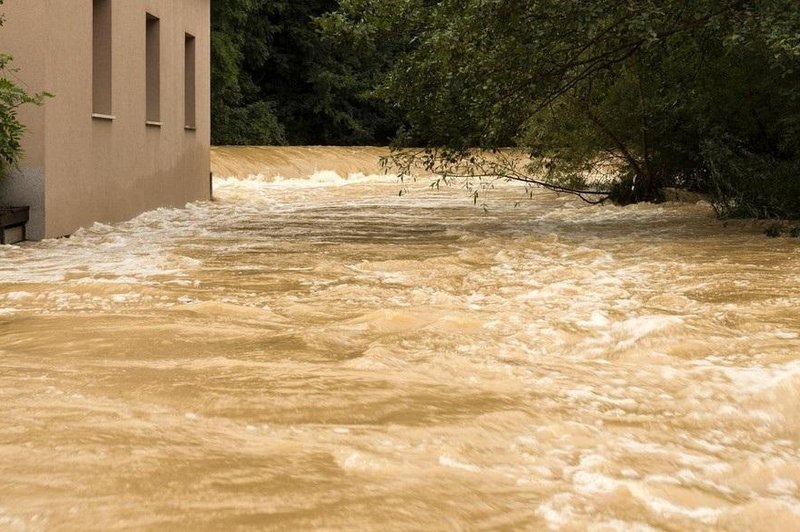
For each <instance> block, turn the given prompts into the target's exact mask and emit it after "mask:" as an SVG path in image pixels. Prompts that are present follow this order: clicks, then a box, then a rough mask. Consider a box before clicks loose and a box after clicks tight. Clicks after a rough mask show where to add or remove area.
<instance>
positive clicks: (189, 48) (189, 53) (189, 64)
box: [183, 33, 197, 129]
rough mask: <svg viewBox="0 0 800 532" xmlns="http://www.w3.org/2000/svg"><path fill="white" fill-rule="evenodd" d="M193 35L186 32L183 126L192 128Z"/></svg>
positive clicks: (193, 116) (195, 124)
mask: <svg viewBox="0 0 800 532" xmlns="http://www.w3.org/2000/svg"><path fill="white" fill-rule="evenodd" d="M194 42H195V41H194V36H193V35H189V34H188V33H187V34H186V41H185V48H184V70H183V72H184V78H185V79H184V117H185V124H184V125H185V126H186V127H187V128H190V129H194V128H195V127H196V126H197V123H196V116H195V113H196V111H195V108H196V100H195V90H196V89H195V62H194V58H195V51H194V47H195V44H194Z"/></svg>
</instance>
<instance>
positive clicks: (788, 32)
mask: <svg viewBox="0 0 800 532" xmlns="http://www.w3.org/2000/svg"><path fill="white" fill-rule="evenodd" d="M213 64H214V80H213V81H214V88H215V90H214V103H213V106H212V108H213V121H214V141H215V142H217V143H293V144H318V143H321V144H337V143H338V144H365V143H383V142H387V141H388V140H390V139H392V140H393V142H394V145H395V146H396V147H398V148H404V147H405V148H408V147H416V148H423V149H425V150H426V151H424V152H422V156H421V158H417V159H415V158H414V157H408V155H409V153H412V154H413V153H416V154H419V153H420V152H409V151H403V152H401V153H400V156H401V157H400V158H399V160H402V161H405V162H406V163H409V161H411V162H414V161H417V162H419V161H420V160H421V161H423V164H426V165H428V166H429V167H430V168H434V167H435V168H436V169H438V170H443V171H445V172H447V171H451V172H453V173H457V172H458V171H462V170H465V169H466V171H467V172H472V173H473V174H475V173H480V172H481V171H484V170H485V171H491V172H495V173H499V174H501V175H504V176H505V177H510V178H514V179H519V180H523V181H528V182H532V183H537V184H543V185H545V186H551V187H552V188H557V189H559V190H576V191H588V192H596V193H597V194H596V195H594V196H592V197H594V198H600V199H602V198H603V197H610V198H611V199H613V200H615V201H617V202H620V203H627V202H636V201H659V200H660V199H661V190H662V189H663V187H668V186H672V187H683V188H691V189H696V190H701V191H706V192H709V193H711V194H712V197H713V199H714V205H715V207H716V208H717V210H718V211H719V213H720V214H721V215H724V216H761V217H779V218H780V217H800V91H799V90H798V88H797V87H800V4H798V3H797V2H796V1H795V0H692V1H687V0H637V1H635V2H634V1H631V0H596V1H592V2H586V1H585V0H339V1H336V0H301V1H294V2H290V1H287V0H275V1H270V0H231V1H229V2H225V3H223V2H216V3H215V7H214V58H213ZM511 146H514V147H517V148H520V149H522V150H524V151H525V152H527V153H528V154H529V156H530V161H529V162H528V164H527V166H526V167H524V168H520V167H513V168H510V167H503V166H502V165H498V164H497V163H496V159H491V158H490V159H485V158H484V159H481V158H480V157H479V156H477V155H476V153H475V151H474V150H475V149H482V150H492V149H496V148H503V147H511ZM484 153H485V152H484ZM402 157H406V158H405V159H403V158H402ZM476 161H477V162H478V164H476ZM487 161H488V162H487ZM489 163H491V164H490V166H491V165H493V166H491V168H484V167H482V166H481V165H482V164H489ZM476 167H480V168H477V170H476ZM469 168H471V170H470V169H469ZM504 172H505V173H504ZM598 178H602V179H598Z"/></svg>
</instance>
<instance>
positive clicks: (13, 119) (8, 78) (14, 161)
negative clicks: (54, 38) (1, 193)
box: [0, 0, 51, 204]
mask: <svg viewBox="0 0 800 532" xmlns="http://www.w3.org/2000/svg"><path fill="white" fill-rule="evenodd" d="M3 1H4V0H0V6H2V5H3ZM3 22H4V17H3V16H2V15H0V26H2V24H3ZM12 59H13V58H12V57H11V56H10V55H7V54H3V53H0V179H3V178H5V177H6V175H7V174H8V172H9V171H10V170H12V169H13V168H17V167H18V166H19V162H20V159H21V158H22V145H21V142H22V135H23V134H24V133H25V126H24V125H23V124H22V123H21V122H20V121H19V119H18V117H17V112H18V110H19V108H20V107H22V106H24V105H41V104H42V103H43V102H44V99H45V98H47V97H50V96H51V95H50V94H48V93H46V92H42V93H30V92H29V91H28V90H26V89H25V88H24V87H22V86H20V81H19V79H18V78H17V76H16V73H17V71H18V69H16V68H14V67H13V66H12ZM0 204H2V198H0Z"/></svg>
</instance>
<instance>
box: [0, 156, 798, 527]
mask: <svg viewBox="0 0 800 532" xmlns="http://www.w3.org/2000/svg"><path fill="white" fill-rule="evenodd" d="M357 152H358V153H355V152H354V151H353V150H351V149H344V148H343V149H339V150H337V149H331V148H318V149H314V148H298V149H291V148H283V149H270V150H259V149H225V150H219V151H217V152H216V154H215V168H216V169H217V171H218V172H219V173H224V175H231V176H238V177H218V178H217V179H216V180H215V194H216V198H217V199H216V201H214V202H207V203H197V204H192V205H189V206H187V207H186V208H185V209H161V210H157V211H153V212H149V213H146V214H143V215H141V216H139V217H138V218H136V219H134V220H132V221H130V222H126V223H122V224H117V225H114V226H107V225H102V224H96V225H94V226H93V227H89V228H86V229H83V230H81V231H79V232H78V233H77V234H76V235H74V236H73V237H72V238H70V239H63V240H49V241H44V242H39V243H30V244H26V245H24V246H19V247H9V246H6V247H0V530H119V529H128V530H134V529H135V530H139V529H145V530H149V529H152V530H162V529H163V530H174V529H187V530H239V529H241V530H245V529H263V528H267V529H269V528H274V529H287V528H289V529H350V530H374V529H389V530H395V529H396V530H479V529H548V528H549V529H563V530H587V529H588V530H687V529H691V530H798V529H800V500H799V499H800V487H799V485H800V244H799V243H798V242H799V241H798V240H795V239H788V238H787V239H767V238H765V237H763V236H762V235H761V233H760V230H759V228H758V227H755V226H751V225H750V224H747V223H730V224H728V225H724V224H722V223H721V222H718V221H717V220H715V219H714V216H713V213H712V212H711V210H710V209H709V207H708V205H706V204H703V203H697V204H664V205H659V206H653V205H641V206H631V207H626V208H619V207H613V206H601V207H595V206H588V205H584V204H582V203H580V202H579V201H577V200H575V199H574V198H571V197H564V196H561V197H560V196H558V195H555V194H552V193H549V192H537V193H535V194H534V197H533V200H524V199H523V198H524V194H523V193H522V191H520V189H519V188H518V187H516V186H514V185H499V186H498V187H497V188H496V189H495V190H493V191H490V192H489V193H487V196H486V198H485V199H486V201H487V205H488V211H484V210H483V209H481V208H480V207H475V206H473V204H472V201H471V200H470V198H469V196H468V194H467V193H466V192H465V191H464V190H461V189H459V188H457V187H456V188H448V189H442V190H440V191H438V192H437V191H435V190H431V189H430V188H429V187H428V184H429V183H428V181H427V180H426V179H424V178H423V179H420V180H419V181H418V182H417V183H411V184H410V185H409V191H408V192H409V193H408V194H405V195H403V196H402V197H401V196H399V195H398V190H399V185H398V182H397V180H396V179H395V178H393V177H392V176H382V175H371V174H374V173H375V171H376V167H374V166H373V164H374V157H375V156H377V155H380V154H381V153H383V151H382V150H380V149H367V150H357ZM359 168H364V174H358V173H356V172H358V170H359ZM262 170H263V171H262ZM336 172H339V173H338V174H337V173H336ZM259 173H262V174H264V175H262V176H260V177H259V176H257V175H256V174H259ZM251 174H253V175H251ZM276 174H283V178H276ZM248 176H250V177H248ZM517 203H518V204H517Z"/></svg>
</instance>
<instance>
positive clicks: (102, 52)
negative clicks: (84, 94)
mask: <svg viewBox="0 0 800 532" xmlns="http://www.w3.org/2000/svg"><path fill="white" fill-rule="evenodd" d="M92 16H93V18H92V113H93V114H95V115H101V116H102V117H103V118H108V117H110V116H111V0H94V4H93V11H92Z"/></svg>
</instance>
